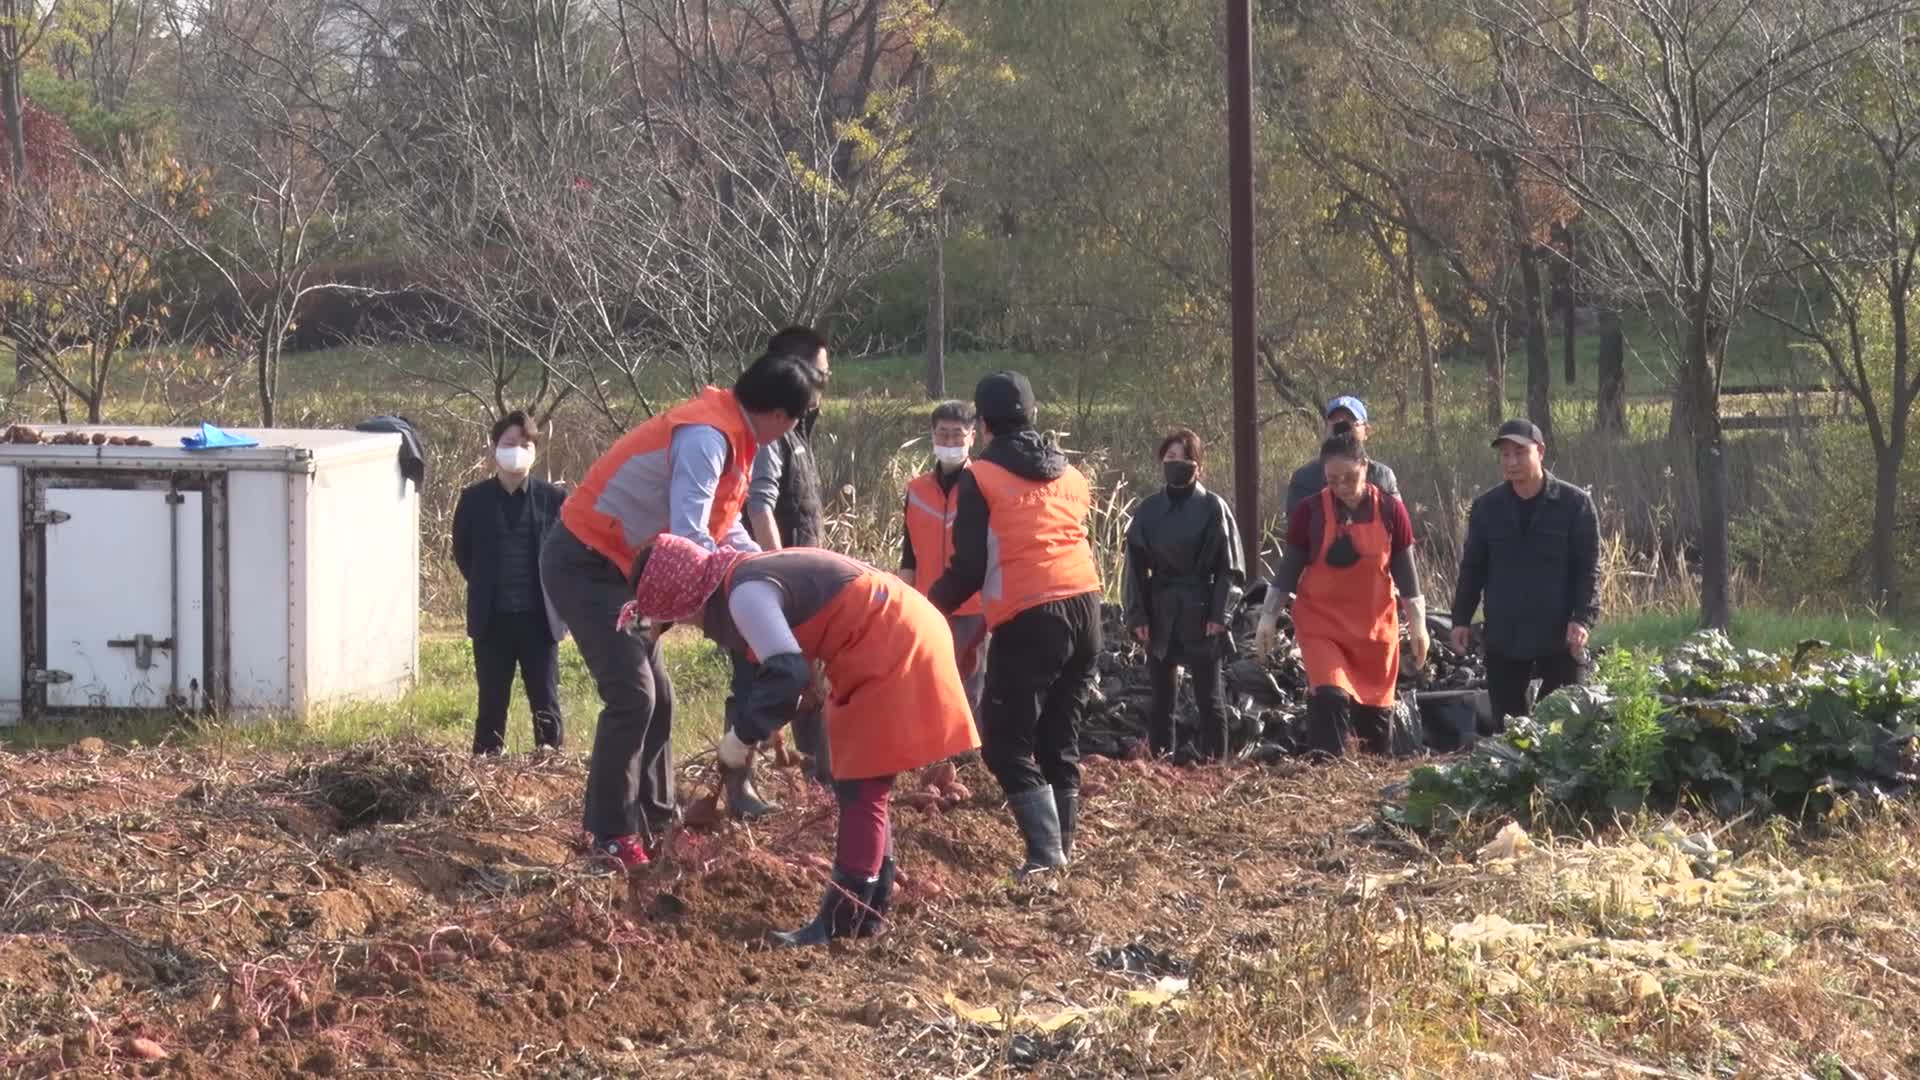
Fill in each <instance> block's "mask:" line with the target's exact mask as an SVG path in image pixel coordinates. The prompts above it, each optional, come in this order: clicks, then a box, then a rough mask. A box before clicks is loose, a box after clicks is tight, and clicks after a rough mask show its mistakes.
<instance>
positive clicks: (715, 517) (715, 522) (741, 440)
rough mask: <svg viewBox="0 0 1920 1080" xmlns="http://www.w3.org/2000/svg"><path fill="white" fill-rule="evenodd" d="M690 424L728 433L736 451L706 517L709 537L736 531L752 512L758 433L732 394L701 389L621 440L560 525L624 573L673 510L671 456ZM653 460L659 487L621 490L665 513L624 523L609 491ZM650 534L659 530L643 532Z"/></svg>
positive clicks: (590, 474)
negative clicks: (625, 473)
mask: <svg viewBox="0 0 1920 1080" xmlns="http://www.w3.org/2000/svg"><path fill="white" fill-rule="evenodd" d="M689 426H703V427H711V428H715V429H717V430H719V431H720V432H721V433H722V434H724V435H726V437H727V445H728V447H729V449H730V453H729V455H728V461H727V465H726V468H725V469H724V470H723V471H722V472H721V474H720V476H719V479H718V482H717V483H715V485H714V489H713V508H712V510H711V512H709V514H708V515H707V532H708V534H709V535H711V536H712V537H713V539H714V541H715V542H718V541H719V540H720V538H721V537H723V536H725V535H726V534H727V532H728V531H729V530H730V529H732V528H733V525H734V523H735V522H737V521H738V520H739V519H740V513H741V511H742V510H744V509H745V508H746V505H747V488H748V486H749V484H750V482H751V480H752V477H753V457H754V454H755V452H756V451H757V450H758V444H757V443H756V442H755V441H754V437H753V428H752V427H751V426H750V425H749V424H748V422H747V415H746V413H745V412H744V411H743V410H742V409H741V408H740V402H739V400H738V399H736V398H735V397H734V396H733V392H732V391H730V390H719V389H716V388H714V387H711V386H709V387H707V388H706V389H705V390H702V391H701V392H700V396H699V397H696V398H694V399H693V400H691V401H687V402H685V403H683V404H680V405H677V406H675V407H673V408H672V409H669V410H667V411H666V412H664V413H661V414H660V415H658V416H655V417H653V418H652V419H650V420H648V421H646V422H645V423H643V424H641V425H640V426H639V427H636V428H634V429H633V430H632V431H629V432H627V433H626V434H625V435H622V436H621V437H620V439H619V440H618V441H617V442H615V443H614V444H613V446H612V447H611V448H610V449H608V451H607V452H606V453H604V454H602V455H600V459H599V460H598V461H595V462H594V463H593V466H592V467H591V468H589V469H588V470H587V475H586V477H585V478H584V479H583V480H581V481H580V486H579V487H577V488H575V489H574V490H573V491H572V493H570V494H569V495H568V496H567V501H566V502H565V503H564V504H562V505H561V507H560V520H561V522H562V523H564V524H565V525H566V527H567V531H568V532H570V533H572V534H573V535H574V536H575V537H576V538H578V539H579V541H580V542H581V543H583V544H585V545H586V546H588V547H590V548H592V549H593V550H594V551H597V552H599V553H600V554H601V555H604V556H606V557H607V558H608V559H609V560H611V561H612V562H613V564H614V565H615V566H618V567H619V568H620V571H621V572H622V573H625V572H626V571H627V570H628V568H629V567H630V566H632V564H633V558H634V556H635V555H637V554H638V553H639V551H640V548H641V547H642V546H643V545H645V544H646V543H648V542H649V541H651V540H652V539H653V538H654V536H657V535H659V530H661V529H664V528H665V525H666V521H667V516H668V512H669V509H670V508H669V505H668V500H669V498H670V495H669V490H670V484H669V481H670V478H671V476H672V469H671V462H668V461H666V460H665V458H666V457H667V455H668V454H669V453H670V450H671V447H672V445H673V433H674V432H676V431H678V430H679V429H681V428H683V427H689ZM649 455H659V457H660V458H661V461H660V466H661V468H660V478H659V481H658V483H657V485H656V486H657V490H653V489H649V490H647V491H645V492H643V493H639V492H634V491H630V490H629V491H624V492H622V495H623V496H624V497H625V498H626V499H627V500H628V501H629V502H631V501H632V499H633V498H635V497H640V496H644V498H645V500H646V502H647V504H648V509H649V510H651V508H652V505H651V504H652V503H653V501H654V500H655V499H657V500H658V504H659V507H658V508H659V513H658V515H657V516H655V515H653V514H651V513H648V514H647V515H646V517H647V520H646V521H645V522H644V523H638V522H628V521H623V520H622V519H621V518H620V517H616V516H615V515H614V514H612V513H609V512H608V510H607V508H606V506H605V505H604V502H605V501H606V500H603V496H605V495H607V494H608V487H609V485H617V484H618V483H619V482H620V479H621V477H620V473H621V470H622V469H624V468H626V467H628V466H629V465H630V464H634V463H636V462H637V459H640V458H644V457H648V456H649ZM629 479H631V478H629ZM630 527H631V528H630ZM649 529H651V530H654V531H653V532H651V533H650V534H646V535H641V533H644V532H645V531H646V530H649Z"/></svg>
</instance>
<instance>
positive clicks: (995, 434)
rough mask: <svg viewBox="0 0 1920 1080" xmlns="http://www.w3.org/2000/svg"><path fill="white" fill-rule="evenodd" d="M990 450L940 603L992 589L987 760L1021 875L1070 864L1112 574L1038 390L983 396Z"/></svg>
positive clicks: (986, 596)
mask: <svg viewBox="0 0 1920 1080" xmlns="http://www.w3.org/2000/svg"><path fill="white" fill-rule="evenodd" d="M973 405H974V411H975V413H976V414H977V415H976V417H975V421H974V425H975V427H976V429H979V430H980V431H982V432H983V433H984V438H985V439H986V440H987V448H986V451H985V452H984V453H982V454H981V455H980V458H979V460H978V461H976V462H974V464H973V467H972V468H970V469H968V470H967V471H966V472H964V473H962V474H961V476H960V481H959V483H958V484H956V485H955V486H954V521H953V557H952V559H951V561H950V562H949V563H948V565H947V569H946V572H945V573H943V574H941V575H940V580H939V581H936V582H935V583H934V584H933V588H932V589H930V590H928V593H927V598H928V599H930V600H932V601H933V605H934V606H935V607H937V608H939V609H940V610H941V612H943V613H945V614H948V615H951V614H953V613H954V612H955V611H958V610H960V607H961V605H962V604H965V603H966V602H967V601H968V600H971V599H972V598H973V597H974V596H976V595H978V596H979V598H980V606H981V613H982V614H983V615H985V616H986V620H987V630H988V632H989V633H991V634H992V635H993V639H992V644H991V645H990V646H988V650H987V681H986V693H985V696H984V697H983V699H982V700H981V703H980V718H981V722H982V724H981V735H982V736H983V740H984V743H985V745H984V746H983V747H982V749H981V756H982V757H983V758H984V759H985V760H986V763H987V767H988V768H989V769H991V770H993V774H994V777H995V779H997V780H999V781H1000V787H1001V790H1003V791H1005V792H1006V795H1007V808H1008V810H1010V811H1011V812H1012V813H1013V819H1014V822H1015V824H1017V825H1018V826H1019V827H1020V835H1021V837H1022V839H1024V840H1025V842H1026V847H1027V858H1026V862H1025V863H1024V864H1023V865H1022V866H1021V867H1020V868H1019V870H1018V871H1017V873H1018V874H1019V875H1021V876H1025V875H1027V874H1031V873H1034V872H1037V871H1041V870H1046V869H1050V868H1054V867H1060V866H1065V865H1066V862H1067V857H1068V855H1069V854H1070V853H1071V852H1072V850H1073V834H1074V826H1075V822H1076V819H1077V818H1078V816H1079V802H1080V736H1079V731H1078V725H1079V721H1080V715H1081V713H1082V712H1084V711H1085V709H1086V703H1087V699H1088V697H1089V696H1090V695H1091V694H1092V692H1093V680H1094V675H1095V671H1096V669H1095V663H1096V661H1097V660H1098V659H1099V656H1100V595H1101V589H1100V571H1099V569H1098V568H1097V567H1096V565H1095V564H1094V560H1093V546H1092V544H1091V542H1090V541H1089V540H1088V539H1087V528H1086V519H1087V512H1088V510H1090V509H1091V507H1092V496H1091V493H1090V492H1089V490H1088V487H1087V479H1086V477H1084V476H1082V475H1080V471H1079V470H1078V469H1075V468H1074V467H1073V466H1071V465H1069V464H1067V458H1066V455H1065V454H1062V453H1061V452H1060V450H1059V448H1058V447H1055V446H1053V445H1051V444H1050V443H1049V442H1048V441H1047V440H1046V439H1044V438H1043V437H1041V435H1040V433H1039V432H1038V431H1035V430H1034V427H1033V419H1034V402H1033V387H1032V386H1031V385H1030V384H1029V383H1028V382H1027V378H1026V376H1024V375H1021V374H1019V373H1018V372H1013V371H996V372H994V373H993V374H991V375H988V376H987V377H986V378H984V379H981V380H980V383H979V385H978V386H976V387H975V388H974V391H973Z"/></svg>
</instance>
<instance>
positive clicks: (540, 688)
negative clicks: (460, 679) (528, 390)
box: [453, 411, 566, 754]
mask: <svg viewBox="0 0 1920 1080" xmlns="http://www.w3.org/2000/svg"><path fill="white" fill-rule="evenodd" d="M539 437H540V433H539V429H538V428H537V427H536V426H535V425H534V422H533V420H532V418H530V417H528V416H527V414H526V413H524V412H519V411H515V412H511V413H508V414H507V415H506V416H503V417H501V418H500V420H499V422H498V423H496V424H494V425H493V459H494V475H493V476H491V477H489V478H487V479H485V480H482V481H480V482H479V483H477V484H474V485H472V486H471V487H469V488H467V489H466V490H465V491H462V492H461V493H460V501H459V503H458V504H457V505H456V506H455V507H454V511H453V561H454V562H455V563H456V564H458V565H459V567H460V574H461V576H462V577H464V578H466V579H467V635H468V636H469V637H471V638H473V673H474V678H475V679H476V680H477V681H478V682H479V684H480V707H479V711H478V712H477V713H476V714H475V716H474V724H473V752H474V753H476V754H497V753H499V752H501V751H502V750H503V749H505V748H506V735H507V704H508V702H509V701H511V700H512V698H513V669H514V668H515V667H516V666H517V667H519V669H520V677H521V679H522V680H523V681H524V682H525V683H526V686H527V703H528V704H529V705H530V706H532V708H533V741H534V742H535V743H536V744H537V745H539V746H543V747H555V748H557V747H559V746H560V743H561V740H562V738H563V735H564V732H563V730H562V726H561V722H560V644H559V642H560V638H561V637H563V636H564V631H563V630H562V629H561V628H560V626H559V625H558V623H557V621H556V620H555V619H554V618H553V617H552V616H551V614H550V612H549V610H548V608H547V603H546V594H545V593H544V591H543V590H542V589H541V587H540V545H541V543H542V542H543V541H544V540H545V539H546V536H547V530H548V529H550V528H552V527H553V523H554V522H556V521H558V520H559V519H560V504H561V503H562V502H564V501H566V492H563V491H561V490H560V489H559V488H557V487H555V486H554V485H552V484H549V483H547V482H546V481H545V480H541V479H538V478H536V477H534V476H531V475H529V473H530V472H531V470H532V469H533V459H534V453H535V445H536V444H537V443H538V442H539Z"/></svg>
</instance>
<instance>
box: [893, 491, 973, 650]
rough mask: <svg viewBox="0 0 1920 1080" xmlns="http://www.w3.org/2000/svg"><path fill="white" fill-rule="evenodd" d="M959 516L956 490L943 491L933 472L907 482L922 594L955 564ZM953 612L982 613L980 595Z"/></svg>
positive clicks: (909, 529) (909, 519) (911, 534)
mask: <svg viewBox="0 0 1920 1080" xmlns="http://www.w3.org/2000/svg"><path fill="white" fill-rule="evenodd" d="M958 516H959V511H958V510H956V509H955V508H954V497H953V490H947V491H942V490H940V480H939V478H938V477H936V476H935V475H934V474H933V473H930V472H928V473H921V474H920V475H919V476H916V477H914V478H913V479H912V480H910V481H908V482H907V542H908V543H909V544H911V545H913V587H914V588H915V589H916V590H918V591H919V592H920V594H921V595H922V596H925V595H926V594H927V593H929V592H931V591H932V590H933V583H934V582H936V581H939V580H940V575H942V574H944V573H946V572H947V567H949V566H951V565H953V522H954V519H955V518H956V517H958ZM953 613H954V614H955V615H956V616H958V615H978V614H980V597H979V596H978V595H975V596H973V597H970V598H968V600H967V602H966V603H964V604H961V605H960V606H959V607H957V608H955V609H954V612H953Z"/></svg>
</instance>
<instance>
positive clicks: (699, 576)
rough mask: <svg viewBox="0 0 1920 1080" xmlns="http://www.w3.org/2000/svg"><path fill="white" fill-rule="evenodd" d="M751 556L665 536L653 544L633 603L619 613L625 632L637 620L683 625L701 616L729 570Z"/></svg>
mask: <svg viewBox="0 0 1920 1080" xmlns="http://www.w3.org/2000/svg"><path fill="white" fill-rule="evenodd" d="M749 554H750V553H749V552H745V551H735V550H734V549H732V548H730V547H723V548H721V549H720V550H718V551H708V550H707V549H706V548H703V547H701V546H700V545H699V544H696V543H694V542H693V541H691V540H688V539H687V538H686V537H684V536H676V535H674V534H673V533H663V534H662V535H661V536H660V537H659V538H658V539H656V540H654V542H653V552H652V554H650V555H648V556H647V567H646V569H645V570H642V571H641V572H640V580H639V582H638V583H636V584H635V586H634V590H633V602H632V603H630V604H628V605H627V606H626V607H625V608H623V609H622V610H621V612H620V622H619V625H620V627H621V628H622V629H624V628H625V627H627V626H628V625H630V624H631V623H632V622H633V621H634V620H635V618H636V617H645V618H648V619H652V620H654V621H655V622H684V621H686V620H687V619H690V618H692V617H693V616H695V615H697V614H699V613H700V609H701V608H703V607H705V606H706V603H707V598H708V597H710V596H712V595H713V590H715V589H717V588H719V587H720V583H721V582H723V581H725V580H726V579H727V573H728V571H730V570H732V569H733V567H734V565H735V564H736V563H738V562H739V561H740V560H742V559H744V558H746V557H747V556H748V555H749Z"/></svg>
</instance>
